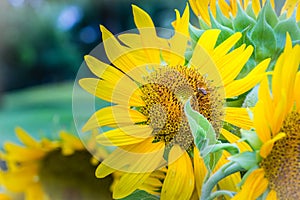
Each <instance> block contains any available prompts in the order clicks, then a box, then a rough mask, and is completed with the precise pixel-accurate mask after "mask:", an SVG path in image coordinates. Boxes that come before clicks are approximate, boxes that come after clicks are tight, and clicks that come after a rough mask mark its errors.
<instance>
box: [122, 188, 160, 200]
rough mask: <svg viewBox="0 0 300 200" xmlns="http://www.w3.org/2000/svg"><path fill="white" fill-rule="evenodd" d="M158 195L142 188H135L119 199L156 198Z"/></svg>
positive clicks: (147, 199) (144, 199)
mask: <svg viewBox="0 0 300 200" xmlns="http://www.w3.org/2000/svg"><path fill="white" fill-rule="evenodd" d="M158 199H159V197H157V196H154V195H152V194H149V193H147V192H145V191H143V190H137V191H135V192H133V193H132V194H131V195H129V196H127V197H125V198H122V199H121V200H158Z"/></svg>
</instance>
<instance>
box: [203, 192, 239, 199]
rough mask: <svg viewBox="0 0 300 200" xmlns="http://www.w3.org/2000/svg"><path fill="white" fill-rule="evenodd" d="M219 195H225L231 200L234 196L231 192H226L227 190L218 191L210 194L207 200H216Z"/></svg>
mask: <svg viewBox="0 0 300 200" xmlns="http://www.w3.org/2000/svg"><path fill="white" fill-rule="evenodd" d="M221 195H224V196H225V195H227V196H229V197H230V198H232V197H233V196H234V195H235V192H231V191H228V190H218V191H216V192H214V193H212V194H211V195H210V197H209V198H208V200H213V199H215V198H217V197H219V196H221Z"/></svg>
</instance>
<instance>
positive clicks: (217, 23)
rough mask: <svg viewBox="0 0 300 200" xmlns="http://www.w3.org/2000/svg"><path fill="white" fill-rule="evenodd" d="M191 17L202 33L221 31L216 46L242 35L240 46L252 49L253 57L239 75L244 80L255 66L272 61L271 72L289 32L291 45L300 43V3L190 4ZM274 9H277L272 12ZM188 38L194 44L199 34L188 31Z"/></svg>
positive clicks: (194, 0)
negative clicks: (192, 39) (233, 36)
mask: <svg viewBox="0 0 300 200" xmlns="http://www.w3.org/2000/svg"><path fill="white" fill-rule="evenodd" d="M189 2H190V4H191V7H192V8H193V11H194V13H195V14H196V15H197V16H198V18H199V22H200V27H201V29H203V30H206V29H211V28H218V29H220V30H222V33H221V35H222V37H221V38H220V40H219V42H222V41H224V39H226V38H227V37H229V36H230V35H232V34H233V33H235V32H241V33H242V34H243V37H242V38H241V40H240V41H239V43H238V45H240V44H241V43H246V44H251V45H253V46H254V47H255V51H254V55H253V56H252V57H251V58H250V60H249V61H248V62H247V64H246V66H245V68H244V69H243V71H242V72H241V74H240V77H243V76H244V75H245V74H247V73H248V72H249V71H250V70H251V69H253V67H254V65H255V64H257V63H258V62H260V61H262V60H263V59H265V58H269V57H270V58H272V62H271V65H270V67H269V69H273V67H274V64H275V61H276V60H277V59H278V56H279V55H280V53H281V52H282V51H283V49H284V41H285V38H286V33H287V32H288V33H289V34H290V36H291V38H292V41H293V43H299V39H300V23H299V20H300V12H299V7H300V6H298V3H299V1H291V0H287V1H285V3H284V4H282V2H281V1H275V2H274V1H272V0H271V1H270V0H268V1H262V2H263V3H261V1H259V0H253V1H242V0H240V1H239V0H232V1H229V2H228V1H225V0H219V1H210V0H205V1H202V0H190V1H189ZM275 8H276V9H275ZM190 31H191V36H192V37H194V39H195V40H197V39H198V38H199V35H200V34H201V32H199V31H198V30H197V28H195V27H193V26H191V27H190Z"/></svg>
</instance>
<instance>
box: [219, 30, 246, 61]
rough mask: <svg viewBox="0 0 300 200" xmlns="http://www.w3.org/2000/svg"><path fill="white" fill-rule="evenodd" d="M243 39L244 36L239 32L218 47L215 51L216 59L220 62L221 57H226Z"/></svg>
mask: <svg viewBox="0 0 300 200" xmlns="http://www.w3.org/2000/svg"><path fill="white" fill-rule="evenodd" d="M241 37H242V34H241V33H240V32H237V33H235V34H233V35H231V36H230V37H229V38H227V39H226V40H225V41H224V42H222V43H221V44H220V45H219V46H217V47H216V48H215V50H214V59H216V60H218V59H219V58H220V57H223V56H225V55H226V53H227V52H228V51H229V50H230V49H231V48H232V47H233V46H234V45H235V44H236V43H237V42H238V41H239V39H240V38H241Z"/></svg>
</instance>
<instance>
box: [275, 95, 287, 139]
mask: <svg viewBox="0 0 300 200" xmlns="http://www.w3.org/2000/svg"><path fill="white" fill-rule="evenodd" d="M286 98H287V97H286V94H285V93H284V91H283V90H282V94H281V98H280V100H279V102H278V104H277V105H276V106H275V108H274V114H273V116H272V117H273V118H272V123H271V130H272V136H274V134H277V133H278V132H279V131H280V128H281V126H282V123H283V121H284V119H285V118H286V115H287V113H288V110H287V99H286Z"/></svg>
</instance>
